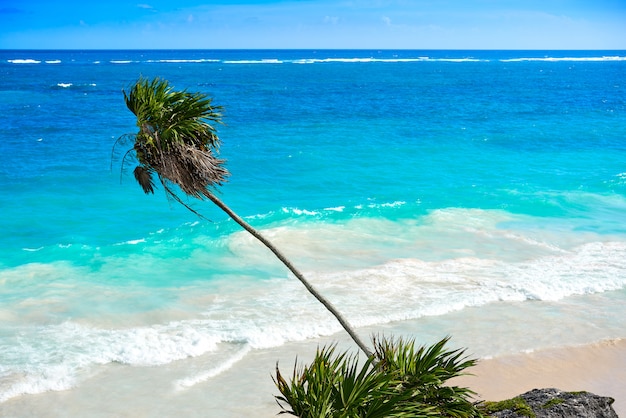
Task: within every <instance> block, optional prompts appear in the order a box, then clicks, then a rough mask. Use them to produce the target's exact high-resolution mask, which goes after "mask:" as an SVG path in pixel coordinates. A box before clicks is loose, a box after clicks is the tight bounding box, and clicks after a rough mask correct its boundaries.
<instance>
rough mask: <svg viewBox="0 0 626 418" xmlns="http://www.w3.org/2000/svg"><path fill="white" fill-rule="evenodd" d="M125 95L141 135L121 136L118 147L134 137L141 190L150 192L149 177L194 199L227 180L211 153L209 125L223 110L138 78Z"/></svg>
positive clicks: (199, 96) (213, 138) (215, 142)
mask: <svg viewBox="0 0 626 418" xmlns="http://www.w3.org/2000/svg"><path fill="white" fill-rule="evenodd" d="M123 94H124V101H125V103H126V106H127V107H128V109H129V110H130V111H131V112H132V113H133V114H134V115H135V116H136V117H137V126H138V127H139V132H137V134H135V135H133V136H123V137H120V139H118V141H117V142H116V144H117V143H120V144H122V143H127V142H129V140H131V139H132V141H133V142H132V143H133V149H134V151H135V154H136V157H137V160H138V162H139V165H140V166H141V167H143V169H142V170H140V171H139V172H136V173H135V179H137V181H138V182H139V184H140V186H141V187H142V189H143V190H144V192H146V193H153V192H154V187H153V186H154V183H153V182H151V181H148V180H150V179H151V176H152V174H156V175H157V176H158V177H159V179H160V180H161V182H162V183H163V182H171V183H173V184H175V185H177V186H178V187H179V188H180V189H181V190H182V191H183V192H184V193H185V194H187V195H189V196H191V197H194V198H198V199H204V198H205V197H206V196H207V193H209V189H211V188H214V187H217V186H221V185H222V184H224V183H225V182H226V179H227V177H228V175H229V173H228V170H227V169H226V168H225V167H224V163H225V160H223V159H220V158H218V157H217V156H216V155H215V154H216V153H217V149H218V146H219V138H218V136H217V132H216V129H215V127H214V125H213V124H214V123H221V116H222V115H221V107H219V106H213V105H212V100H211V99H210V98H209V97H208V96H207V95H206V94H203V93H190V92H187V91H186V90H183V91H175V90H174V89H173V88H172V87H171V86H170V85H169V83H168V82H167V81H166V80H161V79H159V78H155V79H152V80H148V79H145V78H140V79H139V80H138V81H137V82H136V83H135V84H134V85H132V86H131V88H130V89H129V91H128V92H126V91H123ZM148 174H150V176H148ZM172 196H175V195H173V194H172ZM176 200H178V199H176Z"/></svg>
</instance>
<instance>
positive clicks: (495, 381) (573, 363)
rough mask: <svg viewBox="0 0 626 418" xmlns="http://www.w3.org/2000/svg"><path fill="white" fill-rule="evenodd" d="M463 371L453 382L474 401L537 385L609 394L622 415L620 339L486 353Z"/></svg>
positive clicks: (625, 347)
mask: <svg viewBox="0 0 626 418" xmlns="http://www.w3.org/2000/svg"><path fill="white" fill-rule="evenodd" d="M469 372H470V373H471V375H467V376H461V377H458V378H456V379H454V380H453V383H454V384H456V385H462V386H466V387H469V388H470V389H472V390H473V391H474V392H476V395H477V398H478V399H480V400H486V401H499V400H503V399H508V398H512V397H514V396H517V395H521V394H523V393H525V392H527V391H529V390H531V389H542V388H557V389H561V390H565V391H572V392H575V391H587V392H591V393H594V394H596V395H599V396H608V397H612V398H614V399H615V403H614V404H613V409H614V410H615V412H616V413H617V415H619V416H626V339H614V340H604V341H600V342H596V343H591V344H585V345H579V346H568V347H557V348H547V349H541V350H537V351H533V352H528V353H518V354H511V355H505V356H498V357H494V358H486V359H482V360H480V361H479V362H478V364H477V365H476V366H474V367H472V368H471V369H469Z"/></svg>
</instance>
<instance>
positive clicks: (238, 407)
mask: <svg viewBox="0 0 626 418" xmlns="http://www.w3.org/2000/svg"><path fill="white" fill-rule="evenodd" d="M333 337H334V338H333ZM333 337H327V338H320V339H316V340H307V341H300V342H294V343H289V344H287V345H285V346H282V347H281V348H280V349H275V348H270V349H261V350H251V351H249V352H248V353H247V355H246V356H245V357H243V358H242V359H241V360H240V361H238V362H237V363H236V364H235V365H234V366H233V367H231V368H229V369H227V370H224V371H223V372H222V373H220V374H219V375H217V376H215V377H213V378H210V379H207V380H206V381H204V380H203V381H201V382H198V384H196V385H193V386H191V387H188V388H186V389H184V390H178V389H176V387H175V385H174V383H175V382H176V376H177V375H181V376H188V373H187V372H188V371H189V369H186V372H185V370H181V369H179V368H178V366H177V365H176V364H172V365H169V366H165V367H127V366H124V365H120V364H110V365H106V366H105V367H103V369H101V370H100V371H99V372H97V373H94V375H93V376H92V377H93V378H91V379H87V380H86V381H84V382H82V383H81V384H80V385H79V386H78V387H75V388H73V389H71V390H67V391H58V392H45V393H41V394H37V395H24V396H20V397H17V398H14V399H11V400H8V401H6V402H4V403H1V404H0V416H21V417H38V418H42V417H78V416H93V417H108V416H120V417H136V416H143V417H156V416H177V415H178V414H180V413H183V414H184V415H185V416H188V417H201V416H212V415H216V416H217V415H219V416H222V417H226V418H236V417H241V416H258V417H273V416H277V414H278V413H279V412H280V408H279V407H278V405H277V404H276V402H275V400H274V395H277V394H278V390H277V389H276V387H275V386H274V384H273V382H272V379H271V376H272V374H273V372H274V370H275V366H276V362H277V361H278V362H279V365H280V368H281V371H282V372H283V374H285V375H287V376H290V375H291V371H292V370H293V365H294V361H296V359H297V362H298V363H308V362H309V361H310V360H311V358H312V356H313V355H314V351H315V349H314V347H315V346H317V345H318V344H319V345H320V346H321V345H324V344H328V343H337V345H338V349H339V350H343V349H354V346H353V344H352V342H351V341H349V340H348V339H347V337H345V336H344V335H334V336H333ZM470 357H471V355H470ZM198 360H201V359H198ZM194 369H196V371H200V370H201V369H203V367H202V366H201V364H196V365H195V367H194ZM468 372H469V373H471V374H472V375H467V376H462V377H458V378H456V379H453V380H451V381H450V383H451V384H456V385H462V386H466V387H469V388H470V389H472V390H474V391H475V392H476V393H477V400H478V399H479V400H486V401H497V400H502V399H507V398H511V397H514V396H517V395H520V394H522V393H524V392H526V391H528V390H531V389H534V388H549V387H555V388H558V389H561V390H565V391H583V390H584V391H588V392H592V393H594V394H596V395H600V396H610V397H613V398H614V399H615V403H614V404H613V408H614V409H615V411H616V412H617V414H618V415H620V416H624V417H626V339H612V340H603V341H601V342H595V343H589V344H585V345H579V346H563V347H558V348H549V349H541V350H537V351H533V352H528V353H517V354H506V355H502V356H497V357H494V358H485V359H483V360H479V363H478V364H477V365H476V366H474V367H472V368H470V369H468ZM130 382H132V385H131V386H129V383H130ZM225 388H228V390H224V389H225ZM103 395H104V396H103ZM157 400H158V401H157Z"/></svg>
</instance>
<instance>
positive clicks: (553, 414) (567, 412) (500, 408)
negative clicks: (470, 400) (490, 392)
mask: <svg viewBox="0 0 626 418" xmlns="http://www.w3.org/2000/svg"><path fill="white" fill-rule="evenodd" d="M614 401H615V400H614V399H613V398H609V397H606V396H598V395H594V394H593V393H589V392H563V391H561V390H559V389H533V390H531V391H530V392H526V393H524V394H523V395H520V396H518V397H516V398H513V399H512V400H509V401H502V402H487V403H485V405H486V407H487V408H488V412H489V414H490V415H489V416H491V417H497V418H526V417H531V418H532V417H535V418H618V416H617V414H616V413H615V410H614V409H613V407H612V406H611V405H612V404H613V402H614Z"/></svg>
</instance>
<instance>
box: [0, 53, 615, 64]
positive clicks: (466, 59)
mask: <svg viewBox="0 0 626 418" xmlns="http://www.w3.org/2000/svg"><path fill="white" fill-rule="evenodd" d="M286 54H287V53H286V52H278V53H277V56H276V57H275V58H252V57H242V58H237V59H223V58H219V57H200V58H196V57H194V58H185V57H184V56H182V57H175V58H166V57H163V58H158V57H157V58H147V59H146V58H137V59H109V60H105V61H104V62H108V63H110V64H117V65H119V64H133V63H148V64H180V65H185V64H226V65H232V64H234V65H237V64H244V65H256V64H260V65H267V64H297V65H311V64H329V63H346V64H351V63H354V64H369V63H428V62H433V63H437V62H449V63H490V62H494V61H498V62H503V63H515V62H623V61H626V56H623V55H600V56H593V55H590V56H574V55H572V56H543V57H540V56H537V57H532V56H527V57H523V56H522V57H513V58H499V57H497V56H496V55H495V54H494V55H493V56H485V57H482V56H481V55H486V54H485V53H482V54H478V55H479V57H475V56H459V57H454V56H445V57H437V56H424V55H418V56H415V57H411V56H409V57H398V56H393V57H383V58H377V57H373V56H370V57H350V56H345V57H327V58H317V57H314V58H312V57H293V56H285V57H282V56H281V55H286ZM7 62H8V63H11V64H40V63H42V62H44V63H46V64H54V65H58V64H66V63H69V64H70V65H71V64H74V63H75V62H74V60H70V61H68V60H61V59H56V58H55V59H34V58H25V59H8V60H7ZM90 62H91V63H93V64H100V63H102V62H103V60H101V59H95V60H92V61H90Z"/></svg>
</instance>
